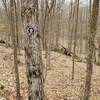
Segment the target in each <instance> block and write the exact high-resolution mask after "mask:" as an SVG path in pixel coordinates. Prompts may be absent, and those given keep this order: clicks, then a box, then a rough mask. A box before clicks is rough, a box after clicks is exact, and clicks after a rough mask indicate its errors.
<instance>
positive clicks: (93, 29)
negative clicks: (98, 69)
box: [83, 0, 99, 100]
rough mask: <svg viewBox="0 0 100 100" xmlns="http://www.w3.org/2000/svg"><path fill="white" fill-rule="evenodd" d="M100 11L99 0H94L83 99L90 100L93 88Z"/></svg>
mask: <svg viewBox="0 0 100 100" xmlns="http://www.w3.org/2000/svg"><path fill="white" fill-rule="evenodd" d="M98 12H99V0H93V7H92V15H91V17H90V31H89V37H88V55H87V73H86V82H85V91H84V97H83V100H89V98H90V90H91V78H92V71H93V52H94V48H95V46H94V40H95V36H96V30H97V18H98Z"/></svg>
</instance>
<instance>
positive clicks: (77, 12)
mask: <svg viewBox="0 0 100 100" xmlns="http://www.w3.org/2000/svg"><path fill="white" fill-rule="evenodd" d="M75 3H76V10H75V11H76V14H75V15H76V16H75V32H74V48H73V67H72V79H74V65H75V64H74V63H75V60H74V58H75V52H76V40H77V29H78V17H79V0H76V2H75Z"/></svg>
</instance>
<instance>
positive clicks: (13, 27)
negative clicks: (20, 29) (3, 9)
mask: <svg viewBox="0 0 100 100" xmlns="http://www.w3.org/2000/svg"><path fill="white" fill-rule="evenodd" d="M15 9H16V3H15V0H10V10H11V19H12V20H11V32H12V42H13V50H14V68H15V79H16V80H15V81H16V92H17V94H16V100H21V98H20V82H19V71H18V63H17V62H18V60H17V38H16V11H15Z"/></svg>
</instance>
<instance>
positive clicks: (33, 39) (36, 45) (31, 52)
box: [22, 0, 45, 100]
mask: <svg viewBox="0 0 100 100" xmlns="http://www.w3.org/2000/svg"><path fill="white" fill-rule="evenodd" d="M22 3H23V4H22V19H23V24H24V28H25V30H27V29H28V28H27V27H29V26H30V25H31V27H32V29H33V30H34V28H35V29H36V31H35V32H32V34H30V33H28V32H27V31H26V38H27V40H26V41H27V44H26V46H25V54H26V56H25V59H26V66H27V80H28V100H44V99H45V97H44V84H43V83H44V81H43V63H42V57H41V56H42V55H41V41H40V38H41V37H40V34H39V7H38V0H30V1H29V0H26V1H25V0H24V1H23V2H22Z"/></svg>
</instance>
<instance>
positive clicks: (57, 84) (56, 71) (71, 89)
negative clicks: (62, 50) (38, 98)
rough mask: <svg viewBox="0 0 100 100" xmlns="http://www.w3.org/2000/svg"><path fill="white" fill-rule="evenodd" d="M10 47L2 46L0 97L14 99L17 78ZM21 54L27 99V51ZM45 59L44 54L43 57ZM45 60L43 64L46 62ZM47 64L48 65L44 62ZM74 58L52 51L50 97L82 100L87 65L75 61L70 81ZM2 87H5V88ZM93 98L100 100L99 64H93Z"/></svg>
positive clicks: (49, 99)
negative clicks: (73, 76)
mask: <svg viewBox="0 0 100 100" xmlns="http://www.w3.org/2000/svg"><path fill="white" fill-rule="evenodd" d="M12 52H13V51H12V50H11V49H6V48H4V47H0V88H1V89H0V97H4V98H7V100H15V81H14V80H15V78H14V66H13V55H12ZM21 53H22V55H19V56H18V58H19V60H20V62H19V73H20V83H21V96H22V100H27V79H26V74H25V73H26V68H25V61H24V52H23V51H21ZM43 59H44V57H43ZM45 61H46V60H45V59H44V64H45ZM45 65H46V64H45ZM71 69H72V58H71V57H67V56H65V55H62V54H59V53H55V52H52V53H51V66H50V69H49V70H48V71H47V77H46V81H45V94H46V97H47V98H46V99H47V100H81V99H80V98H81V97H82V95H83V91H84V83H85V73H86V64H85V63H82V62H76V63H75V79H74V80H73V81H72V80H71ZM2 87H3V88H2ZM91 87H92V88H91V91H92V92H91V100H100V66H96V65H94V70H93V78H92V86H91Z"/></svg>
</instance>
